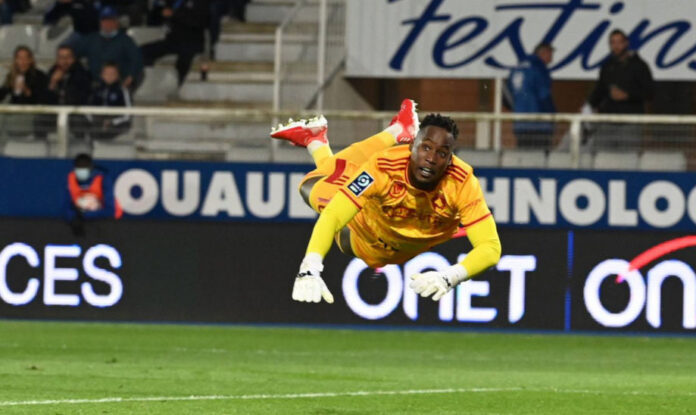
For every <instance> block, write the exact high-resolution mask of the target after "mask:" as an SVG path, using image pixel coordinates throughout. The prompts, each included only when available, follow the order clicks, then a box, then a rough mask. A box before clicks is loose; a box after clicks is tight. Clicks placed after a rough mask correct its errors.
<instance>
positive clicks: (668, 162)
mask: <svg viewBox="0 0 696 415" xmlns="http://www.w3.org/2000/svg"><path fill="white" fill-rule="evenodd" d="M686 165H687V161H686V156H685V155H684V153H683V152H681V151H646V152H644V153H643V154H641V156H640V160H639V161H638V168H639V169H640V170H650V171H685V170H686Z"/></svg>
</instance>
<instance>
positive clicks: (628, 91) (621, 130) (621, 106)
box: [588, 30, 653, 148]
mask: <svg viewBox="0 0 696 415" xmlns="http://www.w3.org/2000/svg"><path fill="white" fill-rule="evenodd" d="M609 47H610V49H611V55H610V56H609V58H608V59H607V60H606V62H604V64H602V68H601V69H600V71H599V81H598V82H597V85H596V86H595V88H594V90H593V91H592V94H591V95H590V97H589V99H588V102H589V104H590V105H591V106H592V108H593V109H594V111H595V112H600V113H605V114H643V113H645V104H646V102H647V101H648V100H650V99H651V98H652V94H653V79H652V74H651V73H650V68H649V67H648V65H647V64H646V63H645V61H643V60H642V59H641V58H640V57H639V56H638V54H637V53H636V52H634V51H632V50H630V49H629V41H628V37H627V36H626V34H625V33H624V32H622V31H621V30H614V31H613V32H611V34H610V35H609ZM641 135H642V134H641V128H640V126H637V125H635V124H616V123H609V124H602V125H600V126H598V127H597V131H596V133H595V138H594V143H595V146H599V147H609V148H615V147H619V146H623V145H627V146H637V145H639V144H640V141H641Z"/></svg>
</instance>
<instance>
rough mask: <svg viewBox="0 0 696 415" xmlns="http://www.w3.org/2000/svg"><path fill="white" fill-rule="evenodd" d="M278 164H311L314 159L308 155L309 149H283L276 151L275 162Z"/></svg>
mask: <svg viewBox="0 0 696 415" xmlns="http://www.w3.org/2000/svg"><path fill="white" fill-rule="evenodd" d="M274 161H275V162H276V163H300V164H310V163H312V159H311V158H310V157H309V154H308V153H307V149H305V148H300V147H282V148H279V149H278V151H276V154H275V160H274Z"/></svg>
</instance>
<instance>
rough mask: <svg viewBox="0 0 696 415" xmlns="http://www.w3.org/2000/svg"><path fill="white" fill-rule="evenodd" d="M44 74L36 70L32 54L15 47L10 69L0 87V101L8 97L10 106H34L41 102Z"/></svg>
mask: <svg viewBox="0 0 696 415" xmlns="http://www.w3.org/2000/svg"><path fill="white" fill-rule="evenodd" d="M46 83H47V78H46V74H45V73H43V72H42V71H41V70H39V69H37V68H36V62H35V61H34V53H33V52H32V51H31V49H29V47H27V46H17V48H16V49H15V51H14V60H13V62H12V67H11V68H10V71H9V72H8V73H7V76H6V77H5V82H4V83H3V84H2V86H0V101H2V100H4V99H5V97H7V96H8V95H9V96H10V103H11V104H21V105H35V104H40V103H42V101H43V98H44V94H45V91H46Z"/></svg>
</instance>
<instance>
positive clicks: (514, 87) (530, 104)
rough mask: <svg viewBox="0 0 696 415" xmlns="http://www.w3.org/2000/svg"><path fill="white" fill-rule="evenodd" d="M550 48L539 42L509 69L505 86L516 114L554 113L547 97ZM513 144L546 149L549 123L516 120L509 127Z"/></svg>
mask: <svg viewBox="0 0 696 415" xmlns="http://www.w3.org/2000/svg"><path fill="white" fill-rule="evenodd" d="M552 60H553V47H552V46H551V45H549V44H547V43H542V44H540V45H539V46H537V47H536V48H535V49H534V54H533V55H530V56H528V57H527V58H526V59H525V60H523V61H522V62H521V63H520V65H518V66H517V67H516V68H515V69H513V70H512V71H511V72H510V78H509V79H508V89H509V91H511V93H512V101H513V108H512V109H513V111H514V112H518V113H525V112H527V113H530V112H531V113H555V112H556V106H555V105H554V103H553V97H552V96H551V72H550V71H549V68H548V65H549V64H550V63H551V61H552ZM513 129H514V131H515V136H516V137H517V147H520V148H544V149H548V148H549V147H550V145H551V139H552V138H553V124H552V123H550V122H541V121H528V122H522V121H516V122H515V123H514V127H513Z"/></svg>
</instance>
